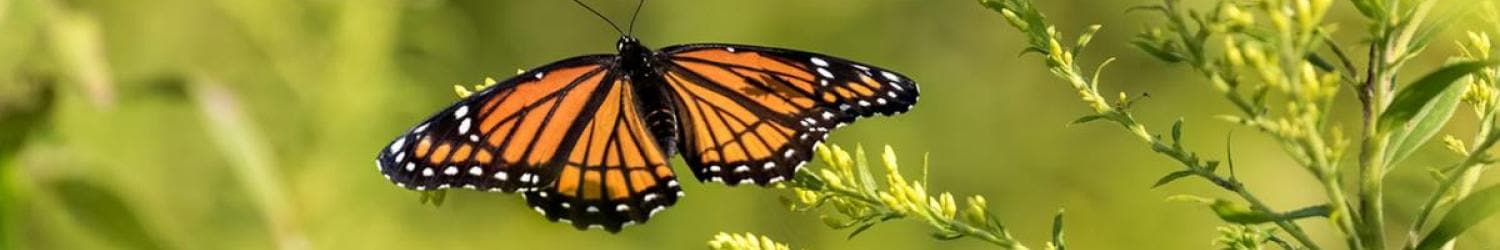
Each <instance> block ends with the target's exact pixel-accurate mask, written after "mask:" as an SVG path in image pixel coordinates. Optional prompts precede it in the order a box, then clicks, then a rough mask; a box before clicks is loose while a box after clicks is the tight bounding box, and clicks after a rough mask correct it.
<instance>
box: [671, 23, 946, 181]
mask: <svg viewBox="0 0 1500 250" xmlns="http://www.w3.org/2000/svg"><path fill="white" fill-rule="evenodd" d="M662 51H663V53H664V54H665V55H666V57H667V61H668V62H670V63H669V64H667V66H665V70H664V71H666V80H667V82H668V85H669V86H670V87H671V88H672V89H673V90H674V93H676V95H677V98H678V100H679V105H678V106H679V107H678V110H677V111H678V112H679V113H680V115H679V116H681V117H683V118H682V119H683V125H684V128H685V129H684V134H685V136H684V138H683V141H684V143H682V147H683V148H682V151H683V152H684V153H683V156H684V158H685V159H686V160H687V162H688V164H689V166H691V167H692V168H693V174H694V175H695V176H697V177H698V178H699V179H700V180H709V181H718V182H725V183H728V184H731V185H737V184H740V183H744V182H753V183H757V184H761V185H765V184H770V183H774V182H778V181H782V180H786V179H789V178H791V176H792V174H794V173H795V171H796V168H797V167H800V166H801V165H802V164H803V163H805V162H807V160H809V159H810V158H811V157H812V154H811V151H812V148H813V147H814V146H815V145H816V144H818V143H821V142H822V141H823V139H825V138H826V136H827V135H828V132H829V130H830V129H832V128H834V127H838V126H841V125H843V124H847V123H849V122H853V121H854V119H855V118H858V117H866V116H871V115H875V114H885V115H891V114H896V113H901V112H905V111H907V110H909V109H910V108H911V107H912V105H913V104H915V103H916V101H917V96H918V92H917V88H916V84H915V83H914V82H912V81H910V80H908V78H906V77H905V76H902V75H900V74H898V73H895V72H891V71H888V70H885V69H881V68H877V67H872V66H868V65H862V64H858V63H854V62H851V61H849V60H844V59H840V58H835V57H830V56H825V55H819V54H814V53H809V52H800V51H792V50H784V49H776V48H765V47H756V46H745V45H725V44H703V45H683V46H674V47H669V48H665V49H663V50H662Z"/></svg>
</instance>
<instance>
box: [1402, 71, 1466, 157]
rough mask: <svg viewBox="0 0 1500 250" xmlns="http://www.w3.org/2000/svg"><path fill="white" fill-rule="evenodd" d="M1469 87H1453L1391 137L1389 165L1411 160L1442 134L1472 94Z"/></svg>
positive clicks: (1457, 85)
mask: <svg viewBox="0 0 1500 250" xmlns="http://www.w3.org/2000/svg"><path fill="white" fill-rule="evenodd" d="M1468 89H1469V85H1468V84H1453V86H1450V87H1448V89H1447V90H1445V91H1443V93H1442V94H1441V95H1438V96H1437V99H1436V100H1435V102H1433V103H1432V105H1427V106H1426V107H1425V108H1423V109H1422V110H1421V111H1420V112H1417V115H1416V116H1415V117H1412V122H1411V123H1410V124H1408V126H1405V127H1401V128H1400V129H1397V130H1396V131H1393V134H1391V145H1392V146H1391V147H1388V148H1387V149H1386V150H1390V152H1387V153H1386V159H1385V163H1386V164H1385V165H1386V166H1387V167H1391V166H1395V165H1396V164H1398V163H1400V162H1401V160H1404V159H1406V157H1408V156H1411V154H1412V153H1413V152H1416V151H1417V148H1421V147H1422V145H1427V142H1428V141H1431V140H1432V138H1433V136H1437V133H1438V131H1440V130H1442V129H1443V126H1444V125H1447V124H1448V120H1451V118H1453V112H1454V111H1457V110H1458V106H1459V105H1458V104H1459V103H1461V102H1460V101H1461V100H1462V99H1463V94H1464V92H1465V91H1468Z"/></svg>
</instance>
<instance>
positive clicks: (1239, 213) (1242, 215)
mask: <svg viewBox="0 0 1500 250" xmlns="http://www.w3.org/2000/svg"><path fill="white" fill-rule="evenodd" d="M1208 207H1209V208H1210V209H1213V210H1214V214H1215V215H1218V216H1219V219H1223V220H1224V221H1227V222H1231V223H1238V224H1260V223H1266V222H1272V221H1276V220H1277V219H1278V217H1279V216H1276V215H1275V214H1269V213H1263V212H1259V211H1255V210H1253V209H1250V206H1247V205H1245V204H1240V203H1235V202H1232V201H1227V200H1218V199H1215V200H1214V202H1213V204H1209V205H1208Z"/></svg>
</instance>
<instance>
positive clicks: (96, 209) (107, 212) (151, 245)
mask: <svg viewBox="0 0 1500 250" xmlns="http://www.w3.org/2000/svg"><path fill="white" fill-rule="evenodd" d="M50 188H51V189H52V190H53V191H54V192H55V194H56V195H57V196H58V197H57V198H58V200H59V201H60V202H62V207H63V208H64V209H66V210H68V211H67V212H68V214H70V215H72V217H73V219H74V220H75V221H77V222H78V223H79V224H81V225H82V226H81V228H84V229H86V230H90V231H92V232H93V233H94V234H97V235H99V236H102V237H104V238H106V239H108V240H110V241H112V242H113V243H115V244H118V245H117V246H120V247H122V248H126V249H161V248H162V245H161V244H160V243H159V242H157V241H156V238H155V237H153V236H152V235H150V234H149V233H147V230H146V227H145V225H144V224H141V221H140V219H139V218H137V217H136V215H135V213H133V212H131V210H130V206H129V205H128V204H126V202H125V200H124V199H122V198H120V196H119V195H118V194H116V193H115V192H114V191H111V190H109V189H106V188H103V187H100V186H97V185H95V184H92V183H89V182H85V181H83V180H78V179H63V180H58V181H55V182H52V183H51V187H50Z"/></svg>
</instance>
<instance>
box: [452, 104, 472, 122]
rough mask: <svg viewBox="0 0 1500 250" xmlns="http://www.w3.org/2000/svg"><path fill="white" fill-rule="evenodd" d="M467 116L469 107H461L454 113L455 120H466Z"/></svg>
mask: <svg viewBox="0 0 1500 250" xmlns="http://www.w3.org/2000/svg"><path fill="white" fill-rule="evenodd" d="M466 115H469V106H468V105H464V106H459V107H458V110H454V111H453V119H458V118H464V116H466Z"/></svg>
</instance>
